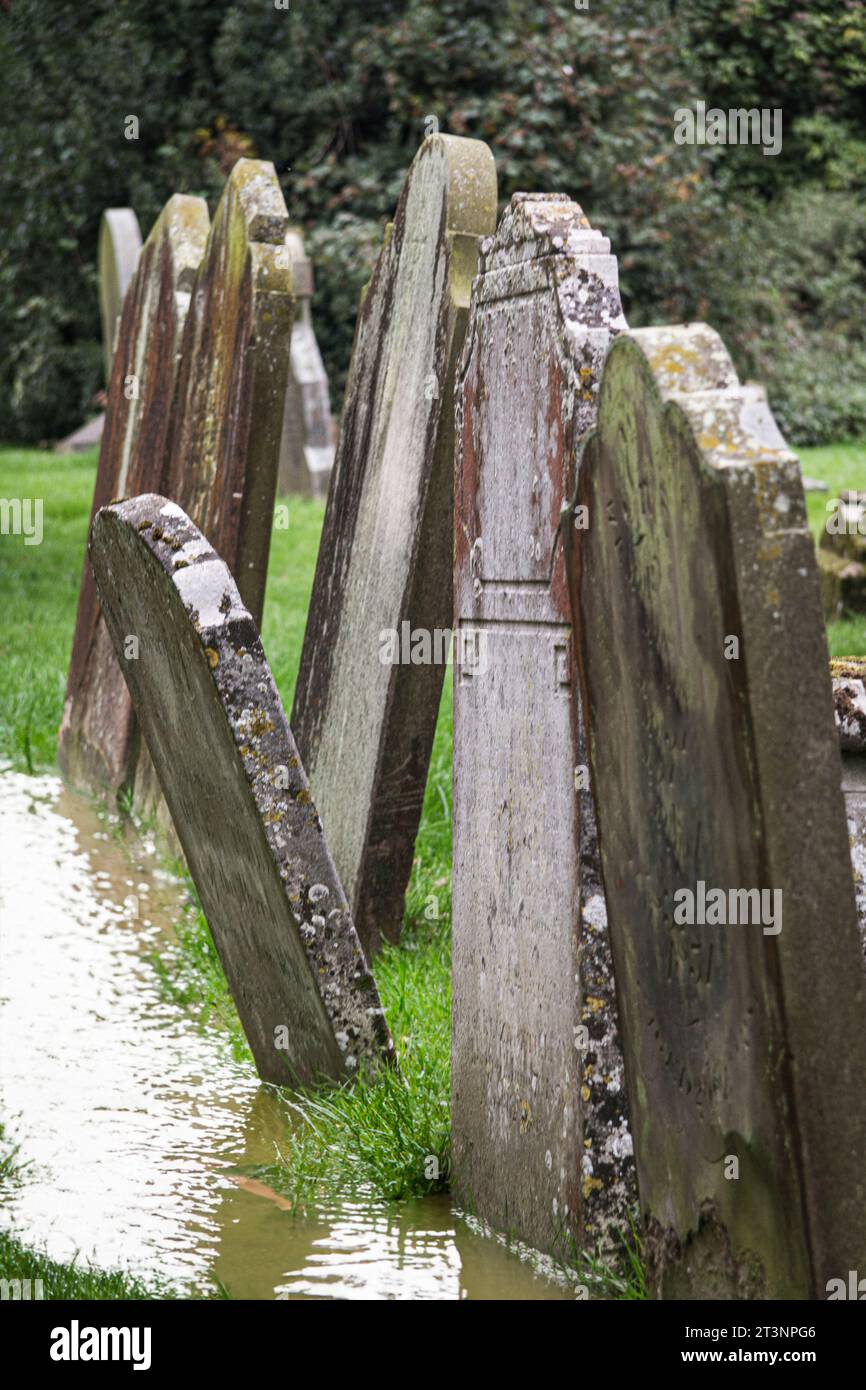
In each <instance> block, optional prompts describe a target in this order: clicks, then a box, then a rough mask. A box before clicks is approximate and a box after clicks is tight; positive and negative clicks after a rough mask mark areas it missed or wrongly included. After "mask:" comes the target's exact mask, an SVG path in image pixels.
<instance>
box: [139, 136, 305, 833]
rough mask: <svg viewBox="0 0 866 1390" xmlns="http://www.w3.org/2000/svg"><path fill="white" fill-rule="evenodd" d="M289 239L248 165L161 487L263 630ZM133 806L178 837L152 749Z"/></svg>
mask: <svg viewBox="0 0 866 1390" xmlns="http://www.w3.org/2000/svg"><path fill="white" fill-rule="evenodd" d="M287 229H288V216H287V213H286V205H285V203H284V201H283V195H282V192H281V190H280V185H279V182H278V180H277V176H276V173H275V172H274V166H273V165H272V164H270V163H266V162H263V161H260V160H254V159H241V160H239V161H238V162H237V164H235V166H234V168H233V169H232V172H231V174H230V175H229V178H228V180H227V182H226V186H225V188H224V190H223V193H222V197H221V198H220V201H219V206H218V207H217V210H216V213H215V215H214V220H213V223H212V224H211V228H210V233H209V235H208V239H207V245H206V247H205V250H204V254H203V256H202V258H201V262H200V264H199V267H198V271H197V273H196V277H195V282H194V284H193V287H192V301H191V307H190V312H189V314H188V315H187V319H186V324H185V327H184V335H183V342H182V348H181V362H180V371H179V376H178V383H177V390H176V392H175V400H174V407H173V410H172V423H171V436H170V445H169V459H168V464H167V469H166V475H165V486H164V489H163V490H164V492H165V494H166V495H167V496H168V497H170V498H171V499H172V501H174V502H177V503H178V505H179V506H180V507H182V508H183V510H184V511H185V512H186V513H187V514H188V515H189V516H190V517H191V519H192V521H193V522H194V524H195V525H196V526H198V527H199V529H200V530H202V531H203V532H204V534H205V535H206V536H207V538H208V540H209V541H210V543H211V544H212V545H213V546H214V549H215V550H217V552H218V553H219V554H220V555H221V556H222V557H223V558H224V559H225V562H226V564H227V565H228V566H229V568H230V569H231V571H232V573H233V574H234V575H235V577H236V580H237V585H238V589H239V590H240V593H241V596H242V598H243V600H244V603H245V604H246V606H247V607H248V608H249V610H250V612H251V613H252V615H253V618H254V619H255V621H256V622H257V623H260V622H261V617H262V606H263V603H264V594H265V579H266V576H267V568H268V555H269V553H270V542H271V528H272V525H273V516H274V498H275V495H276V486H277V469H278V464H279V450H280V430H281V425H282V414H283V401H284V399H285V394H286V375H287V371H288V357H289V335H290V333H291V328H292V318H293V316H294V302H293V299H292V271H291V265H290V261H289V253H288V250H287V248H286V245H285V237H286V231H287ZM134 806H135V809H136V811H137V813H138V814H139V815H141V816H143V817H145V818H148V819H150V818H153V817H154V816H155V817H156V818H157V819H158V820H159V821H160V823H161V824H162V826H163V829H165V830H168V829H169V827H168V824H167V822H166V819H165V817H164V815H163V814H162V806H161V799H160V796H159V785H158V781H157V778H156V776H155V773H154V770H153V767H152V766H151V763H150V759H149V757H148V756H147V752H146V750H142V756H141V757H140V758H139V761H138V763H137V766H136V774H135V786H134Z"/></svg>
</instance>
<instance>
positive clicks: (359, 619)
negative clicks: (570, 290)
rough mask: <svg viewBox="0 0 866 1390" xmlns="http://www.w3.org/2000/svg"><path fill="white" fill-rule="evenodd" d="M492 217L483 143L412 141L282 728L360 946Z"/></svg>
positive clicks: (412, 791)
mask: <svg viewBox="0 0 866 1390" xmlns="http://www.w3.org/2000/svg"><path fill="white" fill-rule="evenodd" d="M495 217H496V172H495V167H494V163H493V157H492V155H491V153H490V151H489V149H488V148H487V146H486V145H484V144H482V143H481V142H480V141H478V140H463V139H460V138H457V137H454V136H447V135H432V136H429V137H428V138H427V139H426V140H425V141H424V143H423V144H422V146H421V148H420V150H419V152H418V154H417V155H416V157H415V160H414V162H413V164H412V167H411V169H410V170H409V173H408V175H407V177H406V181H405V183H404V186H403V191H402V193H401V195H400V201H399V204H398V207H397V211H396V214H395V217H394V223H393V228H392V230H391V231H390V232H389V233H388V234H386V239H385V244H384V246H383V247H382V250H381V252H380V254H379V258H378V261H377V263H376V266H375V269H374V271H373V276H372V279H371V281H370V284H369V286H368V288H367V290H366V292H365V295H364V298H363V300H362V303H361V308H360V312H359V315H358V323H357V327H356V330H355V342H354V347H353V350H352V361H351V365H350V370H349V379H348V383H347V388H346V399H345V405H344V408H343V415H342V421H341V429H340V437H339V442H338V445H337V453H336V458H335V462H334V474H333V478H332V481H331V490H330V494H329V498H328V508H327V512H326V515H325V525H324V530H323V533H322V539H321V543H320V546H319V559H318V564H317V567H316V577H315V582H314V586H313V594H312V599H311V603H310V610H309V615H308V619H307V629H306V634H305V638H304V647H303V653H302V656H301V664H300V671H299V675H298V681H297V685H296V690H295V703H294V710H293V713H292V729H293V731H294V733H295V737H296V738H297V740H298V747H299V749H300V752H301V757H302V759H303V762H304V766H305V767H306V769H307V772H308V774H309V778H310V782H311V784H312V787H313V791H314V794H315V797H316V804H317V805H318V807H319V811H320V814H321V816H322V820H323V822H324V825H325V829H326V831H327V834H328V840H329V842H330V845H331V848H332V850H333V854H334V860H335V862H336V865H337V869H338V871H339V873H340V878H341V880H342V882H343V885H344V887H345V889H346V893H347V895H348V898H349V902H350V903H351V904H352V907H353V912H354V916H355V922H356V924H357V927H358V931H359V934H360V936H361V940H362V941H363V942H364V945H365V947H366V948H367V949H368V950H369V949H372V948H374V947H375V946H376V945H377V944H378V942H379V940H380V937H381V935H382V934H384V935H385V936H387V937H390V938H391V939H395V938H396V937H397V935H398V934H399V931H400V927H401V924H402V920H403V911H404V898H405V889H406V885H407V882H408V879H409V874H410V872H411V867H412V858H413V854H414V844H415V834H416V831H417V829H418V822H419V819H420V814H421V806H422V802H423V798H424V789H425V785H426V780H427V768H428V763H429V759H430V750H431V746H432V742H433V735H434V732H435V727H436V716H437V713H438V709H439V700H440V696H441V690H442V679H443V675H444V665H443V664H442V663H441V662H438V663H437V662H435V661H431V660H430V658H429V655H428V658H427V660H426V661H420V662H419V663H418V664H411V663H407V664H401V663H400V662H395V661H393V660H391V659H390V658H391V657H392V655H393V648H392V647H391V646H390V639H389V634H395V633H396V634H401V633H402V632H403V626H402V625H403V623H404V622H405V623H408V624H409V625H410V627H411V630H412V631H414V632H419V631H420V632H422V633H423V634H427V636H428V649H429V650H432V634H434V632H436V631H437V630H438V631H439V632H440V633H441V631H442V630H443V629H447V630H448V631H449V633H450V628H451V593H450V579H449V574H450V553H451V505H452V459H453V412H452V408H451V401H452V391H453V380H454V370H455V365H456V359H457V356H458V354H459V350H460V347H461V344H462V341H463V335H464V332H465V326H466V317H467V310H468V304H469V294H470V288H471V282H472V277H473V275H474V273H475V268H476V264H477V256H478V243H479V239H480V237H481V236H483V235H485V234H486V233H487V232H489V231H491V230H492V229H493V226H494V224H495ZM421 646H423V643H421V644H419V648H418V649H416V650H419V651H420V648H421ZM421 654H422V655H423V652H422V653H421Z"/></svg>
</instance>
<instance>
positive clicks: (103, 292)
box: [98, 208, 141, 385]
mask: <svg viewBox="0 0 866 1390" xmlns="http://www.w3.org/2000/svg"><path fill="white" fill-rule="evenodd" d="M98 255H99V313H100V317H101V319H102V352H103V357H104V359H105V383H106V385H108V383H109V382H110V381H111V364H112V362H113V360H114V348H115V344H116V342H117V335H118V333H119V331H120V314H121V310H122V308H123V301H124V298H125V296H126V291H127V290H128V288H129V285H130V281H131V280H132V277H133V275H134V274H135V269H136V266H137V265H138V258H139V256H140V255H141V229H140V228H139V225H138V218H137V217H136V215H135V213H134V212H133V210H132V208H107V209H106V210H105V212H104V213H103V214H102V221H101V223H100V225H99V253H98Z"/></svg>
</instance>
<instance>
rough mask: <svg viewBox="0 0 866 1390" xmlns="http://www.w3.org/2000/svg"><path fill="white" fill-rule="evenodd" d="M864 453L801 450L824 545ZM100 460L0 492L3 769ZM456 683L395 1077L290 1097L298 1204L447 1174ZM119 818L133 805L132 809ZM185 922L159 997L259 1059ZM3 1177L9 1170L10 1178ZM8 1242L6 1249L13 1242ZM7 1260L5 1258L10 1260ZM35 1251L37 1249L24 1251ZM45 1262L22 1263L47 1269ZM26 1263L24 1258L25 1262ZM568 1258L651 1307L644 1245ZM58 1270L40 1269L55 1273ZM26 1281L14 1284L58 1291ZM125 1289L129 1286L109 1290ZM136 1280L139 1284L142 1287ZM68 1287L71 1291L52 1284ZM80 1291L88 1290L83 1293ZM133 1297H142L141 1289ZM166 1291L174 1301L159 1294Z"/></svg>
mask: <svg viewBox="0 0 866 1390" xmlns="http://www.w3.org/2000/svg"><path fill="white" fill-rule="evenodd" d="M864 458H866V455H864V447H863V446H861V445H857V444H842V445H835V446H831V447H828V448H826V449H814V450H804V451H803V452H802V459H803V467H804V470H805V471H806V472H807V473H810V474H812V475H813V476H816V477H818V478H821V479H823V480H824V481H826V482H827V483H828V486H829V489H830V490H829V493H828V494H827V495H823V494H812V495H810V496H809V499H808V505H809V517H810V523H811V525H812V527H813V530H814V531H815V534H816V536H817V534H818V532H819V530H820V527H821V526H822V525H823V522H824V520H825V518H826V501H827V497H832V496H835V495H837V493H838V491H839V490H841V489H842V488H845V487H854V486H861V487H862V486H863V484H864V476H866V466H864ZM95 462H96V455H95V452H94V453H90V454H88V455H80V456H77V457H63V458H60V457H58V456H55V455H52V454H45V453H36V452H33V451H10V450H7V451H0V495H3V496H7V497H15V496H19V497H25V496H26V497H41V498H42V499H43V501H44V539H43V541H42V544H41V545H40V546H38V547H36V546H33V547H24V546H23V542H22V539H21V538H20V537H5V536H4V537H2V538H0V594H2V601H3V610H4V617H5V621H4V624H3V629H2V637H0V758H2V759H5V760H7V761H9V762H11V763H12V765H13V766H15V767H16V768H18V769H21V770H26V771H31V772H32V771H34V770H35V769H37V768H44V767H49V766H53V765H54V762H55V748H56V734H57V727H58V725H59V722H60V717H61V714H62V708H63V697H64V690H65V680H66V670H67V666H68V660H69V652H70V648H71V641H72V631H73V626H74V622H75V612H76V605H77V599H78V586H79V581H80V576H81V567H82V563H83V558H84V546H85V540H86V534H87V525H88V520H89V511H90V501H91V496H92V490H93V476H94V468H95ZM288 506H289V525H288V528H287V529H285V530H281V529H275V530H274V533H273V538H272V549H271V561H270V568H269V574H268V597H267V601H266V605H265V615H264V622H263V631H262V636H263V641H264V646H265V650H266V652H267V654H268V659H269V661H270V664H271V668H272V670H273V672H274V677H275V680H276V682H277V686H278V688H279V691H280V695H281V697H282V700H283V704H284V706H285V708H286V709H287V710H290V709H291V702H292V696H293V691H294V681H295V674H296V671H297V666H298V660H299V657H300V650H301V644H302V641H303V633H304V623H305V619H306V612H307V607H308V603H309V595H310V591H311V588H312V583H313V575H314V571H315V559H316V551H317V547H318V540H319V533H320V530H321V524H322V518H323V514H324V509H323V506H322V504H321V503H318V502H314V501H305V500H299V499H290V501H289V503H288ZM828 637H829V644H830V650H831V654H833V655H836V656H839V655H860V654H866V616H864V615H858V616H851V617H850V618H847V619H845V620H844V621H842V622H838V623H833V624H831V626H830V628H829V631H828ZM451 716H452V699H451V682H450V673H449V675H448V676H447V677H446V681H445V688H444V691H443V696H442V704H441V708H440V712H439V721H438V726H437V730H436V738H435V743H434V749H433V757H432V762H431V767H430V774H429V778H428V784H427V791H426V796H425V802H424V811H423V816H422V821H421V828H420V832H419V835H418V840H417V845H416V857H415V863H414V866H413V872H412V878H411V882H410V885H409V892H408V896H407V917H406V927H405V930H404V934H403V939H402V941H401V944H400V945H399V946H387V947H385V949H384V950H383V951H382V952H381V953H380V954H379V955H378V956H377V957H376V958H375V960H374V962H373V965H374V973H375V976H376V980H377V983H378V986H379V990H380V993H381V996H382V1002H383V1005H384V1008H385V1011H386V1014H387V1017H388V1021H389V1024H390V1027H391V1031H392V1034H393V1036H394V1039H395V1044H396V1049H397V1057H398V1062H399V1072H394V1073H393V1074H390V1075H388V1076H386V1077H385V1079H384V1080H383V1081H380V1082H379V1083H377V1085H375V1086H372V1085H370V1084H369V1083H368V1082H367V1081H365V1080H364V1079H363V1078H358V1079H357V1080H355V1081H354V1082H352V1083H346V1084H345V1085H342V1086H334V1087H331V1088H327V1089H325V1090H319V1091H316V1092H313V1091H301V1092H292V1093H289V1094H288V1099H289V1103H290V1105H291V1108H292V1111H293V1114H294V1123H293V1124H292V1125H291V1127H289V1129H288V1130H287V1133H286V1136H285V1142H284V1144H283V1146H282V1148H281V1150H280V1153H279V1154H278V1155H277V1156H276V1157H275V1160H274V1162H273V1164H270V1165H268V1166H267V1167H266V1168H263V1169H261V1170H259V1175H260V1176H262V1177H263V1178H264V1180H265V1181H267V1182H268V1183H269V1184H270V1185H271V1186H273V1187H274V1188H276V1189H278V1190H279V1191H281V1192H283V1193H286V1194H287V1195H289V1196H290V1197H292V1198H293V1199H295V1200H299V1201H307V1202H309V1201H311V1200H312V1199H314V1198H315V1196H317V1195H321V1194H323V1193H326V1194H327V1196H328V1197H329V1199H333V1198H334V1197H339V1196H342V1195H348V1194H358V1193H364V1194H367V1195H368V1196H369V1197H371V1199H373V1200H383V1201H387V1200H397V1199H404V1198H408V1197H415V1196H424V1195H426V1194H428V1193H430V1192H435V1191H437V1190H442V1189H444V1188H446V1187H447V1185H448V1181H449V1176H450V1129H449V1094H450V1008H451V995H450V990H451V983H450V953H451V941H450V924H451V891H450V883H451V722H452V720H451ZM121 809H122V808H121ZM187 882H188V885H189V894H190V903H189V908H188V910H187V912H186V913H185V914H184V916H183V917H182V919H181V920H180V921H179V923H178V924H177V949H176V950H175V951H173V952H170V953H167V954H166V955H162V956H158V957H155V958H154V967H155V969H156V970H157V971H158V973H159V975H160V978H161V980H162V982H163V987H164V989H165V990H166V992H167V993H169V994H170V995H171V996H172V997H173V998H174V999H175V1000H176V1001H177V1002H178V1003H179V1004H180V1005H182V1006H183V1007H185V1008H187V1009H188V1010H189V1011H190V1013H191V1014H192V1016H193V1017H195V1018H196V1019H197V1020H198V1021H199V1022H200V1023H201V1024H212V1023H213V1022H214V1020H216V1021H218V1023H219V1025H220V1027H221V1029H222V1030H223V1032H224V1035H225V1037H226V1039H227V1043H228V1045H229V1046H230V1047H231V1049H232V1052H233V1054H234V1055H235V1057H236V1058H239V1059H244V1060H247V1061H250V1062H251V1057H250V1053H249V1049H248V1047H247V1044H246V1040H245V1038H244V1036H243V1032H242V1030H241V1028H240V1024H239V1022H238V1018H237V1014H236V1011H235V1008H234V1004H233V1001H232V999H231V995H230V993H229V990H228V987H227V985H226V981H225V976H224V974H223V971H222V966H221V964H220V961H219V957H218V956H217V953H216V950H215V948H214V945H213V941H212V939H211V936H210V932H209V930H208V927H207V923H206V921H205V918H204V914H203V913H202V911H201V907H200V905H199V904H198V901H197V897H196V895H195V889H194V887H193V885H192V883H191V882H190V881H189V880H188V879H187ZM0 1175H2V1167H0ZM3 1240H4V1241H5V1242H6V1244H5V1245H3V1244H0V1268H4V1269H5V1268H7V1267H8V1268H11V1263H12V1255H13V1254H15V1256H16V1258H18V1254H17V1253H16V1250H17V1251H18V1253H20V1251H21V1250H23V1247H17V1243H16V1242H14V1241H12V1240H11V1238H9V1237H4V1238H3ZM10 1242H11V1243H10ZM4 1252H5V1253H4ZM25 1253H26V1252H25ZM39 1258H40V1257H38V1256H32V1259H33V1261H35V1262H36V1263H34V1264H32V1265H26V1264H24V1263H21V1260H19V1267H20V1269H21V1270H22V1271H23V1270H24V1269H26V1268H32V1269H33V1270H35V1269H36V1267H37V1263H38V1261H39ZM21 1259H22V1260H23V1255H22V1256H21ZM563 1259H564V1261H565V1263H566V1264H567V1265H568V1266H569V1267H570V1268H571V1269H572V1270H575V1269H576V1270H577V1271H578V1272H579V1274H580V1276H581V1277H582V1278H584V1279H585V1282H586V1283H587V1285H588V1286H589V1287H590V1290H591V1292H592V1293H593V1294H595V1295H597V1296H602V1297H613V1298H642V1297H645V1288H644V1283H643V1270H642V1266H641V1262H640V1244H639V1239H638V1236H637V1234H636V1232H635V1231H634V1230H632V1232H631V1233H629V1234H627V1235H626V1236H625V1237H624V1238H623V1248H622V1257H621V1259H620V1260H619V1261H618V1262H617V1264H618V1267H617V1268H613V1267H612V1266H610V1265H608V1264H607V1263H605V1262H604V1261H600V1260H593V1259H591V1258H588V1257H587V1256H586V1255H585V1254H579V1253H578V1252H576V1251H573V1250H572V1251H566V1252H564V1255H563ZM50 1263H51V1262H42V1266H41V1267H42V1268H43V1269H45V1270H47V1269H48V1266H49V1265H50ZM60 1269H61V1267H59V1266H58V1267H56V1269H55V1270H54V1271H53V1272H52V1274H51V1275H50V1276H49V1275H47V1274H43V1275H39V1274H37V1273H33V1274H32V1275H28V1274H26V1273H24V1272H22V1273H19V1274H18V1275H17V1276H16V1277H23V1278H26V1277H33V1278H36V1277H43V1278H45V1279H46V1280H49V1279H50V1278H53V1279H55V1280H58V1281H59V1280H60V1277H61V1276H60V1274H59V1272H58V1271H59V1270H60ZM69 1277H70V1279H73V1280H85V1281H86V1280H87V1279H95V1280H97V1281H98V1280H104V1281H107V1282H105V1283H104V1284H103V1285H102V1287H104V1288H105V1289H110V1288H117V1289H121V1288H122V1287H131V1286H132V1285H129V1284H128V1282H127V1283H126V1284H124V1282H123V1281H125V1280H126V1276H123V1275H96V1274H95V1273H93V1272H88V1271H83V1270H80V1269H75V1268H72V1269H70V1270H69ZM112 1280H120V1281H121V1283H120V1284H112V1283H111V1281H112ZM133 1284H134V1281H133ZM55 1286H56V1287H61V1286H62V1285H61V1284H60V1283H57V1284H56V1285H55ZM78 1287H82V1288H83V1287H86V1284H83V1283H82V1284H79V1285H78ZM136 1287H140V1286H137V1285H136ZM54 1296H58V1297H60V1296H63V1297H153V1296H154V1295H153V1293H152V1292H148V1293H132V1294H130V1293H124V1292H105V1293H102V1294H100V1293H98V1292H88V1293H67V1294H57V1295H54ZM156 1296H164V1295H156Z"/></svg>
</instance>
